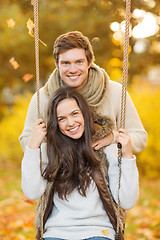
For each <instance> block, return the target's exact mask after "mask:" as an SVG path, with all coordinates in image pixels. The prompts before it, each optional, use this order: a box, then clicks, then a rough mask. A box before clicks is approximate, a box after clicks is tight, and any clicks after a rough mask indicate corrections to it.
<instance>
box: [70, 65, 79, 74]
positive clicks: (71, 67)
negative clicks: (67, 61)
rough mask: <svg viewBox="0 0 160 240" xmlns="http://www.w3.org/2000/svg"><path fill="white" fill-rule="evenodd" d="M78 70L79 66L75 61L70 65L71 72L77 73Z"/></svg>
mask: <svg viewBox="0 0 160 240" xmlns="http://www.w3.org/2000/svg"><path fill="white" fill-rule="evenodd" d="M76 71H77V67H76V64H75V63H72V64H71V65H70V72H72V73H75V72H76Z"/></svg>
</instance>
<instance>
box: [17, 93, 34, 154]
mask: <svg viewBox="0 0 160 240" xmlns="http://www.w3.org/2000/svg"><path fill="white" fill-rule="evenodd" d="M37 119H38V113H37V94H36V93H35V94H34V95H33V97H32V99H31V101H30V104H29V108H28V112H27V116H26V119H25V124H24V129H23V131H22V134H21V135H20V137H19V141H20V144H21V147H22V149H23V151H24V150H25V147H26V145H27V142H28V139H29V136H30V134H31V130H32V127H33V125H34V123H35V122H36V120H37Z"/></svg>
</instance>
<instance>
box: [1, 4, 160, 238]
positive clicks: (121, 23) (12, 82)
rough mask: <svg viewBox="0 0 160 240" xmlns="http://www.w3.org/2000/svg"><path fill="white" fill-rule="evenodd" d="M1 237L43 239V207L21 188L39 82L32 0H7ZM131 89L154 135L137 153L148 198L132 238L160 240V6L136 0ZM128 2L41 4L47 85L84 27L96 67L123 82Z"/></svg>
mask: <svg viewBox="0 0 160 240" xmlns="http://www.w3.org/2000/svg"><path fill="white" fill-rule="evenodd" d="M0 3H1V8H0V66H1V70H0V189H1V195H0V239H1V240H21V239H22V240H23V239H25V240H29V239H35V229H34V227H33V225H34V211H35V206H36V202H31V201H28V200H27V199H26V198H25V196H24V195H23V193H22V191H21V159H22V157H23V152H22V149H21V146H20V144H19V141H18V137H19V135H20V134H21V132H22V129H23V126H24V121H25V117H26V113H27V109H28V105H29V102H30V99H31V97H32V95H33V93H34V92H35V91H36V84H35V56H34V35H33V28H34V27H33V20H34V19H33V6H32V4H31V0H23V1H22V0H0ZM131 11H132V13H131V24H130V46H129V76H128V92H129V94H130V95H131V98H132V100H133V102H134V104H135V106H136V108H137V111H138V113H139V115H140V118H141V120H142V122H143V125H144V127H145V129H146V131H147V132H148V144H147V148H146V149H145V150H143V151H142V152H141V153H139V154H138V156H137V164H138V168H139V172H140V197H139V200H138V202H137V204H136V206H135V207H134V208H133V209H132V210H130V211H129V212H128V217H127V223H126V230H125V236H126V239H127V240H137V239H138V240H150V239H152V240H155V239H160V224H159V223H160V198H159V196H160V137H159V136H160V126H159V121H160V1H158V0H134V1H132V9H131ZM124 29H125V1H123V0H110V1H109V0H77V1H76V0H52V1H51V0H50V1H49V0H40V1H39V38H40V82H41V83H40V84H41V86H43V85H44V84H45V82H46V81H47V79H48V77H49V75H50V74H51V72H52V71H53V70H54V68H55V65H54V59H53V54H52V53H53V43H54V41H55V39H56V38H57V37H58V36H59V35H60V34H63V33H66V32H68V31H73V30H78V31H81V32H82V33H83V34H84V35H86V36H87V37H88V38H89V39H90V41H91V43H92V46H93V50H94V53H95V63H96V64H98V65H99V66H101V67H102V68H104V69H105V70H106V71H107V73H108V74H109V76H110V78H111V79H112V80H114V81H117V82H122V68H123V43H124Z"/></svg>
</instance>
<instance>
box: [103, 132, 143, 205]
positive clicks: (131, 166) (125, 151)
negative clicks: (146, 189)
mask: <svg viewBox="0 0 160 240" xmlns="http://www.w3.org/2000/svg"><path fill="white" fill-rule="evenodd" d="M116 141H117V142H120V143H121V145H122V164H121V181H120V190H119V197H120V206H121V207H122V208H124V209H130V208H132V207H133V206H134V204H135V203H136V201H137V200H138V195H139V179H138V169H137V166H136V157H135V156H133V155H132V150H131V140H130V137H129V135H128V133H127V131H126V130H124V129H120V130H119V131H118V135H117V139H116ZM105 152H106V155H107V159H108V162H109V168H108V176H109V186H110V189H111V192H112V195H113V197H114V199H115V201H116V202H118V183H119V167H118V149H117V144H111V145H110V146H108V147H106V148H105Z"/></svg>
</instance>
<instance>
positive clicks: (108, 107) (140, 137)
mask: <svg viewBox="0 0 160 240" xmlns="http://www.w3.org/2000/svg"><path fill="white" fill-rule="evenodd" d="M121 89H122V87H121V84H119V83H117V82H114V81H111V80H110V82H109V91H108V95H107V100H106V102H104V104H103V106H102V107H101V108H100V109H99V111H100V112H101V114H102V115H106V116H110V117H111V118H112V119H113V121H114V123H115V130H118V129H119V128H120V109H121V106H120V104H121ZM126 100H127V104H126V118H125V129H126V130H127V131H128V133H129V135H130V137H131V144H132V151H133V153H138V152H140V151H142V150H143V149H144V148H145V147H146V144H147V132H146V131H145V129H144V127H143V125H142V122H141V120H140V117H139V115H138V113H137V110H136V108H135V106H134V104H133V101H132V99H131V98H130V96H129V94H128V93H127V99H126ZM112 140H113V135H110V136H108V137H105V138H103V139H100V140H98V141H96V142H95V143H94V146H96V148H95V150H98V149H99V148H101V147H104V146H107V145H109V144H110V143H111V142H112Z"/></svg>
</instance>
